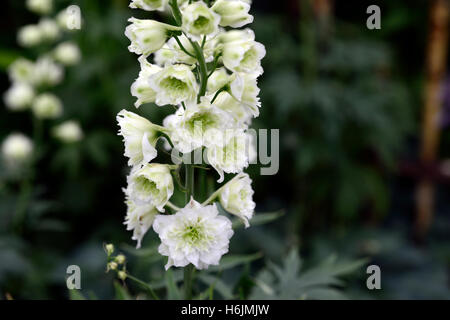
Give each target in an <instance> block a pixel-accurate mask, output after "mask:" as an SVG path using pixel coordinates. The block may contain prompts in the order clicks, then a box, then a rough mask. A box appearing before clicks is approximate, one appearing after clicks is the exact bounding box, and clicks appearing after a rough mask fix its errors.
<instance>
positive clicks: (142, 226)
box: [124, 196, 159, 249]
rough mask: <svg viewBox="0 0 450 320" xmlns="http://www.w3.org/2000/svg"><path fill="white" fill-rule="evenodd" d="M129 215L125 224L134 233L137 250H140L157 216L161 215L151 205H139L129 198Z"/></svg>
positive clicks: (127, 202)
mask: <svg viewBox="0 0 450 320" xmlns="http://www.w3.org/2000/svg"><path fill="white" fill-rule="evenodd" d="M126 204H127V207H128V209H127V215H126V217H125V222H124V224H125V225H126V226H127V230H128V231H133V237H132V239H133V240H136V241H137V245H136V248H137V249H139V248H140V247H141V244H142V239H143V238H144V236H145V234H146V233H147V231H148V230H149V229H150V228H151V227H152V225H153V221H154V220H155V217H156V215H157V214H158V213H159V212H158V210H156V208H155V206H153V205H151V204H139V203H136V202H135V201H133V200H132V199H131V198H130V197H129V196H127V200H126Z"/></svg>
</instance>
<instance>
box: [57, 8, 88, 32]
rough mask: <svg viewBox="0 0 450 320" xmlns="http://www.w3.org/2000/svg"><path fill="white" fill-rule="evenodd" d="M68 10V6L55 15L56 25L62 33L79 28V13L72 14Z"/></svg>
mask: <svg viewBox="0 0 450 320" xmlns="http://www.w3.org/2000/svg"><path fill="white" fill-rule="evenodd" d="M69 8H70V6H69V7H67V8H66V9H64V10H61V11H60V12H59V13H58V14H57V15H56V23H57V24H58V26H59V27H60V28H61V29H63V30H64V31H69V32H71V31H75V30H78V29H79V28H81V25H82V24H83V19H82V17H81V12H78V13H77V14H74V13H73V12H72V11H71V10H70V9H69Z"/></svg>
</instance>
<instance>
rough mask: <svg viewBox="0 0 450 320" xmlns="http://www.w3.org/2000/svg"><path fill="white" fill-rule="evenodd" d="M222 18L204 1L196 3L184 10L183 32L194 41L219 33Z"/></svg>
mask: <svg viewBox="0 0 450 320" xmlns="http://www.w3.org/2000/svg"><path fill="white" fill-rule="evenodd" d="M219 21H220V16H219V15H218V14H216V13H215V12H213V11H212V10H211V9H210V8H208V7H207V6H206V4H205V3H204V2H202V1H198V2H194V3H192V4H190V5H188V6H186V7H185V8H184V9H183V10H182V27H183V30H184V31H185V32H186V33H188V34H189V35H190V36H192V37H193V38H194V39H199V38H200V37H201V36H202V35H215V34H217V32H219Z"/></svg>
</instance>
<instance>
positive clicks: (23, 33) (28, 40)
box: [17, 25, 43, 47]
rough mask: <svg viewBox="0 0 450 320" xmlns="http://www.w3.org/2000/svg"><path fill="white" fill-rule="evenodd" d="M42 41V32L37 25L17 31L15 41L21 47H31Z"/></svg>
mask: <svg viewBox="0 0 450 320" xmlns="http://www.w3.org/2000/svg"><path fill="white" fill-rule="evenodd" d="M42 40H43V35H42V30H41V28H39V26H37V25H28V26H24V27H22V28H20V29H19V31H18V33H17V41H18V42H19V44H20V45H21V46H23V47H33V46H36V45H38V44H40V43H41V42H42Z"/></svg>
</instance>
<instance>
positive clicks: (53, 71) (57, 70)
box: [32, 57, 64, 86]
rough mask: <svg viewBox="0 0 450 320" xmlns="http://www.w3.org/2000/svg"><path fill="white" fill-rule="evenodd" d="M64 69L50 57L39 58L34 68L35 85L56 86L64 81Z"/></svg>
mask: <svg viewBox="0 0 450 320" xmlns="http://www.w3.org/2000/svg"><path fill="white" fill-rule="evenodd" d="M63 77H64V70H63V68H62V67H61V66H60V65H59V64H56V63H55V62H54V61H53V60H52V59H50V58H49V57H41V58H39V59H38V60H37V61H36V63H35V65H34V70H33V79H32V80H33V85H35V86H54V85H57V84H58V83H60V82H61V81H62V79H63Z"/></svg>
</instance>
